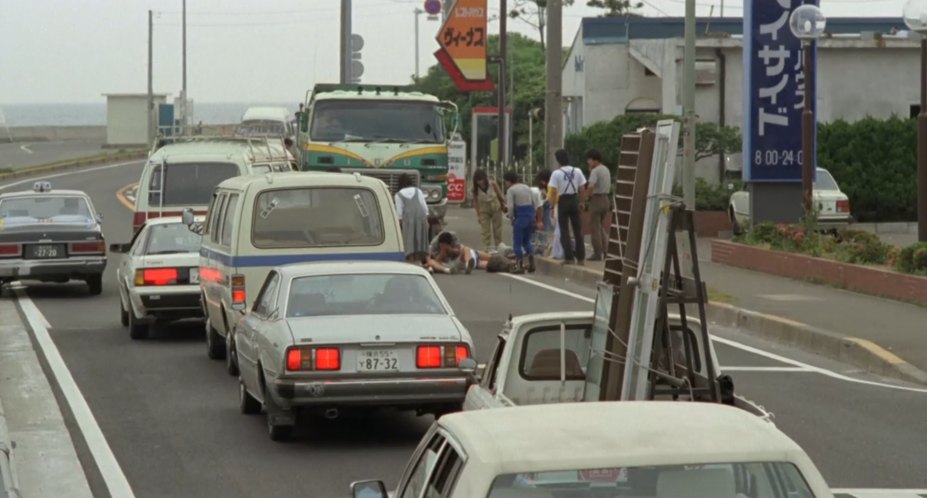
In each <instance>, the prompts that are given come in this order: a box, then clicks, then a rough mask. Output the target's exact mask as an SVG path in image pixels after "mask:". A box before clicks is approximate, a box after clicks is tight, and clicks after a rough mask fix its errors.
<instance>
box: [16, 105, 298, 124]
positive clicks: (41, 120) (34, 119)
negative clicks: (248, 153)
mask: <svg viewBox="0 0 927 498" xmlns="http://www.w3.org/2000/svg"><path fill="white" fill-rule="evenodd" d="M257 106H274V107H286V108H288V109H292V111H293V112H296V110H297V104H296V103H294V102H289V103H285V104H281V103H266V102H253V103H248V102H194V104H193V120H192V122H193V123H194V124H196V123H198V122H200V121H202V122H203V124H231V123H237V122H239V121H240V120H241V116H242V114H244V113H245V110H247V109H248V108H249V107H257ZM0 116H4V117H6V123H3V122H2V121H0V126H87V125H98V126H104V125H106V103H105V102H100V103H89V104H3V103H0Z"/></svg>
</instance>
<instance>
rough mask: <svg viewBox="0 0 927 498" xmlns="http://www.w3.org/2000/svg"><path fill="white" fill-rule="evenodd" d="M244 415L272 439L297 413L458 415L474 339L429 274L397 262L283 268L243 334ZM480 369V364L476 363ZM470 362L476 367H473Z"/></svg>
mask: <svg viewBox="0 0 927 498" xmlns="http://www.w3.org/2000/svg"><path fill="white" fill-rule="evenodd" d="M235 341H236V349H235V353H236V355H237V357H238V366H239V370H240V382H239V384H240V385H239V395H240V401H241V411H242V412H243V413H246V414H256V413H259V412H260V411H261V409H262V408H263V409H264V410H265V411H266V412H267V428H268V432H269V435H270V437H271V439H273V440H281V439H285V438H287V437H288V436H289V434H290V432H291V430H292V428H293V426H294V425H295V424H296V418H297V412H299V411H304V412H305V411H308V412H316V413H323V414H325V416H326V417H328V418H334V417H337V416H338V414H339V411H344V410H350V409H357V410H365V409H371V408H380V407H388V408H399V409H411V410H416V411H417V412H418V413H419V414H422V413H433V414H435V416H440V415H441V414H443V413H447V412H451V411H457V410H460V407H461V403H462V402H463V399H464V397H465V396H466V392H467V387H468V386H469V384H470V382H471V379H470V376H469V375H468V374H467V373H466V372H465V371H464V370H462V369H461V368H460V362H461V361H462V360H464V359H467V358H470V357H471V354H472V351H473V341H472V339H471V338H470V334H469V333H468V332H467V330H466V329H465V328H464V327H463V325H462V324H461V323H460V321H459V320H457V318H456V317H455V316H454V313H453V311H452V310H451V307H450V305H449V304H448V303H447V300H446V299H445V298H444V296H443V295H442V294H441V291H440V289H438V286H437V285H436V284H435V282H434V280H433V279H432V278H431V276H430V275H429V274H428V272H426V271H425V270H423V269H422V268H420V267H416V266H413V265H409V264H405V263H393V262H379V261H378V262H325V263H303V264H296V265H288V266H282V267H278V268H275V269H274V270H272V271H271V272H270V273H269V274H268V276H267V280H265V282H264V284H263V286H262V288H261V291H260V293H259V295H258V296H257V297H256V298H255V301H254V305H253V307H252V309H251V310H249V311H248V312H247V313H246V314H245V316H244V317H243V318H242V319H241V321H240V322H239V323H238V326H237V328H236V330H235ZM471 362H472V360H471ZM467 363H470V362H467Z"/></svg>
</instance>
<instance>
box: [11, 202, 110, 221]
mask: <svg viewBox="0 0 927 498" xmlns="http://www.w3.org/2000/svg"><path fill="white" fill-rule="evenodd" d="M0 218H2V219H4V220H5V222H6V223H10V224H13V223H16V222H22V223H30V222H34V221H37V220H47V221H52V222H55V223H88V222H93V215H92V214H91V213H90V206H88V205H87V200H86V199H84V198H83V197H79V196H67V195H36V196H29V197H16V198H12V199H4V200H2V201H0Z"/></svg>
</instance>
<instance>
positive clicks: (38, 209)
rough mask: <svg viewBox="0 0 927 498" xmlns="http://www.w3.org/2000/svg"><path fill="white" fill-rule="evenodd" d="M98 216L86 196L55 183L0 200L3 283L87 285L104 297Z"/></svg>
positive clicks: (0, 274) (0, 280) (0, 277)
mask: <svg viewBox="0 0 927 498" xmlns="http://www.w3.org/2000/svg"><path fill="white" fill-rule="evenodd" d="M96 213H97V212H96V211H95V210H94V208H93V202H92V201H91V200H90V197H89V196H88V195H87V194H86V193H84V192H81V191H79V190H53V189H52V186H51V184H50V183H49V182H36V183H35V184H34V185H33V187H32V190H31V191H24V192H10V193H6V194H2V195H0V284H6V283H9V282H12V281H16V280H36V281H41V282H60V283H65V282H68V281H69V280H83V281H84V282H86V283H87V287H89V290H90V294H92V295H97V294H100V292H102V290H103V270H105V269H106V242H105V240H104V239H103V230H102V227H101V221H102V220H101V217H100V215H99V214H96Z"/></svg>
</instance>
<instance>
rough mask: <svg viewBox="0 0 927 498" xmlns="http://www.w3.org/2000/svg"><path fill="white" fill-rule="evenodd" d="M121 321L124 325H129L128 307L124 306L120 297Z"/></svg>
mask: <svg viewBox="0 0 927 498" xmlns="http://www.w3.org/2000/svg"><path fill="white" fill-rule="evenodd" d="M119 323H121V324H122V326H123V327H128V326H129V312H128V311H126V307H125V306H123V304H122V299H121V298H120V299H119Z"/></svg>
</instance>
